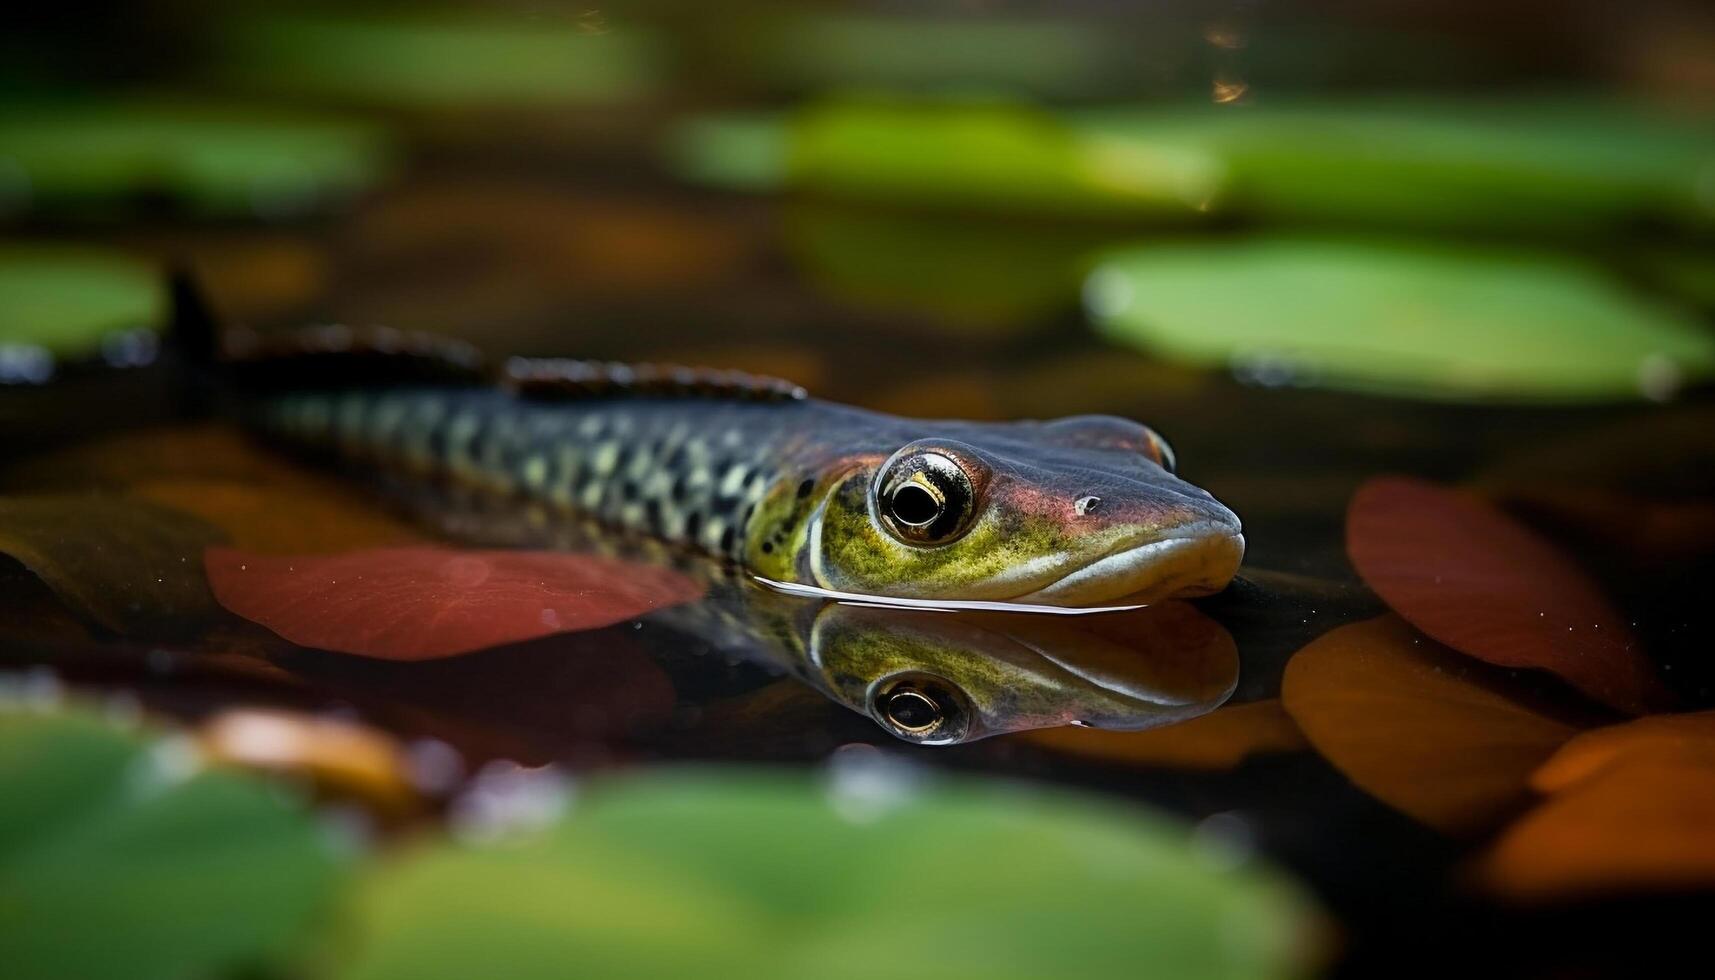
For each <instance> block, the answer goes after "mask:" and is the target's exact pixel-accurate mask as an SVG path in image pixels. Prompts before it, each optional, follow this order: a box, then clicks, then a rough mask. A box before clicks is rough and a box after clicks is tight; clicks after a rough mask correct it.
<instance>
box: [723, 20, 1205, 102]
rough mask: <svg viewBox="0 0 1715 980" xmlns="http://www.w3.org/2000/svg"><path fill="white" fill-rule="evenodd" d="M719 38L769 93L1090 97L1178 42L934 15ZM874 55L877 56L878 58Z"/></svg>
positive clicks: (784, 26) (1130, 77)
mask: <svg viewBox="0 0 1715 980" xmlns="http://www.w3.org/2000/svg"><path fill="white" fill-rule="evenodd" d="M730 27H731V29H729V30H728V31H726V32H725V36H724V37H723V38H721V40H723V41H725V43H726V45H727V48H728V50H727V51H726V56H725V58H724V59H723V60H724V62H726V63H728V64H731V65H733V66H734V67H735V69H736V70H738V71H749V72H754V73H756V74H757V75H758V76H760V80H761V81H762V82H763V84H765V85H768V86H770V87H779V86H782V85H784V86H787V87H791V88H806V89H817V90H824V89H827V88H828V87H830V86H834V87H839V86H845V87H852V88H863V89H880V90H885V91H960V92H971V91H1004V92H1014V93H1018V94H1020V95H1027V96H1047V97H1057V98H1066V97H1075V96H1083V97H1089V96H1091V95H1093V94H1098V93H1102V92H1105V91H1111V90H1113V89H1116V88H1122V87H1125V86H1126V85H1127V83H1128V82H1132V81H1135V80H1136V79H1138V78H1139V77H1140V76H1142V75H1144V74H1145V72H1144V71H1142V70H1140V68H1139V66H1140V65H1143V64H1147V63H1148V62H1149V60H1150V59H1149V54H1150V52H1147V51H1145V50H1144V49H1146V48H1154V49H1156V50H1157V51H1160V52H1162V53H1165V52H1166V50H1167V49H1169V48H1170V47H1171V46H1172V45H1173V44H1174V43H1176V42H1177V41H1178V40H1179V38H1178V37H1163V36H1159V35H1157V36H1153V37H1152V36H1151V35H1148V34H1145V33H1143V32H1131V31H1125V30H1114V29H1112V27H1111V26H1104V25H1101V24H1098V23H1091V22H1088V21H1079V20H1075V19H1067V18H1054V17H1009V16H1005V15H1003V14H1002V13H1000V12H999V11H985V12H984V14H983V15H982V16H980V17H934V16H924V15H923V13H922V12H921V11H913V12H912V14H911V15H910V16H905V17H901V16H889V15H887V14H869V13H828V12H826V11H823V12H819V13H802V14H798V15H793V14H790V13H788V14H786V15H784V16H781V15H780V14H779V12H776V15H775V16H773V17H768V18H754V19H747V18H738V19H737V23H736V24H734V25H730ZM877 52H886V56H885V57H878V56H877Z"/></svg>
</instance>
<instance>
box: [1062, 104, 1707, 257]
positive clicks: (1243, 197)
mask: <svg viewBox="0 0 1715 980" xmlns="http://www.w3.org/2000/svg"><path fill="white" fill-rule="evenodd" d="M1068 122H1069V124H1070V125H1072V126H1074V127H1075V128H1077V130H1078V131H1079V132H1084V133H1097V134H1102V135H1104V136H1105V137H1107V138H1109V139H1113V140H1119V141H1125V142H1131V143H1135V144H1136V145H1137V146H1139V147H1149V148H1154V149H1157V150H1159V151H1161V152H1168V151H1171V150H1174V149H1180V150H1190V149H1196V150H1200V151H1202V152H1205V153H1208V154H1211V155H1213V156H1215V157H1216V158H1218V159H1220V160H1221V161H1222V162H1223V163H1224V164H1225V165H1226V167H1227V175H1228V180H1229V183H1228V186H1227V188H1226V190H1227V194H1226V197H1225V199H1224V200H1223V201H1222V202H1221V205H1222V208H1223V209H1224V210H1227V211H1232V212H1236V213H1242V214H1245V215H1247V216H1254V217H1261V218H1265V219H1272V220H1280V221H1300V220H1310V221H1320V222H1330V221H1340V222H1353V223H1368V224H1383V225H1389V226H1404V225H1409V226H1413V227H1434V228H1469V229H1484V230H1506V231H1531V230H1535V231H1553V232H1560V231H1573V230H1589V229H1595V228H1603V227H1611V226H1614V225H1617V224H1620V223H1623V222H1627V221H1630V220H1637V219H1643V218H1649V219H1654V220H1659V221H1665V222H1676V223H1680V224H1685V225H1689V226H1694V227H1695V226H1702V227H1709V226H1711V225H1715V195H1711V194H1710V192H1709V189H1708V185H1707V177H1706V176H1705V175H1706V174H1708V173H1709V171H1710V168H1711V167H1715V135H1712V134H1715V121H1712V120H1710V119H1709V118H1707V117H1696V116H1683V117H1682V116H1672V115H1659V114H1652V113H1649V112H1645V111H1642V110H1639V109H1634V108H1632V107H1628V106H1625V105H1621V104H1612V103H1604V102H1599V101H1594V100H1586V101H1575V100H1571V99H1562V100H1558V101H1556V100H1513V101H1507V100H1499V101H1495V102H1492V103H1489V102H1482V103H1479V102H1452V101H1424V100H1418V101H1411V100H1391V101H1390V100H1372V101H1354V102H1345V103H1339V102H1335V103H1313V102H1306V103H1302V104H1293V103H1290V102H1289V103H1285V104H1269V105H1256V106H1250V105H1245V106H1201V107H1195V108H1177V109H1171V108H1170V109H1136V108H1124V109H1113V110H1100V111H1093V112H1086V113H1078V114H1074V115H1072V116H1070V117H1068Z"/></svg>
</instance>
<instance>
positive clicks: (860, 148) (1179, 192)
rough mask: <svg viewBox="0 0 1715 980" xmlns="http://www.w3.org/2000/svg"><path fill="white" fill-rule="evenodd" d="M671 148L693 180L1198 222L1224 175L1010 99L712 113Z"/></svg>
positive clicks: (1185, 154) (1195, 155)
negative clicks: (768, 117) (765, 116)
mask: <svg viewBox="0 0 1715 980" xmlns="http://www.w3.org/2000/svg"><path fill="white" fill-rule="evenodd" d="M771 126H772V127H773V128H771ZM776 128H777V129H781V130H783V131H780V132H777V131H776ZM670 152H671V153H672V155H673V158H674V165H675V166H676V167H677V169H679V170H680V172H682V173H684V174H686V175H687V176H692V177H702V178H704V179H713V180H715V181H718V182H721V183H724V184H726V185H728V186H735V187H741V188H746V189H757V188H759V187H763V186H767V185H769V184H770V183H771V182H772V181H775V180H780V181H783V182H784V185H785V186H786V187H787V188H795V189H803V190H809V191H814V192H816V193H818V194H827V195H832V196H836V197H844V198H851V199H856V200H864V201H870V200H880V201H888V202H898V203H903V204H909V205H913V206H922V207H934V208H951V209H972V208H982V209H994V210H1000V211H1009V212H1025V213H1034V214H1043V215H1056V216H1061V215H1073V216H1082V217H1095V218H1102V219H1114V218H1126V217H1131V218H1137V217H1150V218H1163V217H1165V218H1170V219H1174V220H1178V221H1187V220H1195V219H1198V218H1199V217H1200V215H1201V212H1202V210H1204V209H1206V208H1207V207H1208V202H1209V201H1210V199H1211V198H1213V197H1214V196H1215V195H1217V194H1218V193H1219V191H1220V188H1221V183H1222V179H1223V176H1224V172H1223V169H1222V165H1221V162H1220V160H1218V159H1215V158H1213V157H1211V156H1210V155H1209V154H1208V153H1205V152H1203V151H1202V150H1200V149H1198V148H1196V147H1185V146H1159V147H1157V146H1151V145H1148V144H1142V143H1138V142H1136V141H1113V140H1109V139H1107V138H1106V137H1105V136H1103V135H1101V134H1099V133H1083V132H1079V131H1077V130H1074V129H1073V128H1072V127H1070V126H1068V125H1066V124H1065V123H1064V122H1063V121H1062V120H1059V119H1057V118H1055V117H1054V116H1052V115H1050V114H1048V113H1046V112H1041V111H1038V110H1035V109H1032V108H1029V107H1027V106H1024V105H1020V104H1016V103H1009V102H974V101H973V102H954V103H932V102H885V101H870V102H860V101H846V102H830V103H825V104H821V105H812V106H810V107H808V108H807V109H804V110H802V111H800V112H798V113H797V114H795V115H793V116H792V117H790V118H789V119H786V120H776V121H773V122H772V124H770V122H768V121H764V120H758V119H757V118H756V117H754V116H741V117H736V118H734V119H732V120H723V119H720V118H711V119H703V120H698V121H696V122H694V123H692V124H690V125H688V126H687V127H685V128H683V129H681V130H680V131H679V132H678V133H677V134H676V138H675V139H674V140H673V141H672V142H671V143H670ZM779 154H783V155H784V157H783V158H782V157H781V156H779Z"/></svg>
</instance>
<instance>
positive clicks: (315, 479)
mask: <svg viewBox="0 0 1715 980" xmlns="http://www.w3.org/2000/svg"><path fill="white" fill-rule="evenodd" d="M0 479H3V480H4V481H5V485H6V486H9V487H15V488H19V489H22V490H26V491H30V492H40V491H43V490H72V489H77V490H86V489H88V488H89V487H92V486H93V487H100V488H102V489H104V490H113V491H123V492H126V493H128V494H130V495H132V496H135V497H140V498H143V499H146V500H149V501H152V502H154V503H157V504H162V505H165V506H168V507H171V508H173V509H174V510H178V511H183V512H185V513H189V514H194V515H196V516H198V517H201V518H203V519H204V520H206V521H208V522H209V523H211V524H214V525H215V526H217V527H219V528H220V529H221V530H223V531H225V532H226V534H227V536H228V537H229V538H230V540H231V542H232V543H233V544H234V545H236V546H238V547H241V548H246V549H250V550H254V551H266V552H274V553H281V554H303V553H307V552H332V551H346V550H350V549H351V548H356V547H367V546H372V545H388V544H406V543H413V542H416V541H419V540H421V539H422V535H421V534H419V533H417V532H416V531H415V530H413V529H412V528H411V527H410V526H409V525H408V524H406V523H405V522H404V521H402V520H399V519H397V518H395V517H393V516H392V515H391V514H389V513H388V512H387V511H386V510H385V509H384V508H382V507H381V506H380V505H379V504H378V503H377V502H376V501H375V500H373V499H371V497H370V496H366V495H365V494H363V493H362V492H360V491H359V490H357V489H354V488H353V486H352V485H351V484H350V483H349V482H347V481H343V480H341V479H339V478H338V477H337V476H332V475H327V474H323V473H320V472H316V471H315V470H312V469H308V468H304V467H300V466H295V465H293V464H292V463H291V462H290V461H289V459H288V458H287V457H285V456H281V455H278V454H275V453H271V452H269V451H267V450H266V449H263V448H262V447H260V446H258V445H257V444H256V443H254V442H252V441H250V440H248V439H245V438H244V437H243V436H242V435H241V434H240V433H239V432H238V431H237V430H236V429H232V428H226V427H215V426H201V427H194V428H174V429H154V430H149V431H144V432H135V433H127V434H125V435H121V436H115V437H112V438H108V439H101V440H97V441H95V442H91V443H88V444H85V445H80V446H77V447H75V448H73V449H68V450H64V451H61V452H57V453H51V454H48V455H45V456H42V457H38V458H35V459H30V460H27V461H25V462H24V463H21V464H19V465H17V466H15V467H11V468H9V469H7V470H5V471H4V472H0Z"/></svg>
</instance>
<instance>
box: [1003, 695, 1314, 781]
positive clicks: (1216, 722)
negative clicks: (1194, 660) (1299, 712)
mask: <svg viewBox="0 0 1715 980" xmlns="http://www.w3.org/2000/svg"><path fill="white" fill-rule="evenodd" d="M1023 737H1024V738H1026V739H1028V740H1029V741H1031V742H1034V743H1035V744H1037V745H1042V746H1046V747H1048V748H1050V749H1053V750H1055V751H1057V752H1064V753H1066V754H1068V755H1076V756H1083V757H1087V758H1091V759H1100V760H1105V761H1111V762H1120V763H1125V764H1127V765H1136V766H1162V767H1166V768H1174V769H1231V768H1233V767H1234V766H1237V765H1238V764H1239V763H1241V762H1243V761H1244V760H1246V759H1247V758H1249V757H1251V756H1253V755H1261V754H1267V753H1275V752H1301V751H1304V750H1305V749H1307V748H1309V744H1308V743H1306V742H1305V741H1304V736H1303V734H1302V733H1300V732H1299V731H1298V726H1297V725H1295V724H1294V723H1293V721H1292V717H1291V716H1290V715H1288V714H1287V713H1286V712H1285V711H1284V710H1283V709H1282V707H1281V704H1280V702H1279V701H1276V700H1268V701H1252V702H1250V703H1248V704H1234V705H1229V706H1227V707H1224V708H1218V709H1216V710H1215V711H1213V712H1210V713H1209V714H1206V715H1203V716H1202V717H1199V718H1192V719H1190V720H1188V721H1182V722H1178V723H1176V724H1172V725H1167V726H1165V727H1162V728H1154V729H1150V730H1148V731H1142V732H1113V731H1101V730H1098V729H1094V728H1049V729H1044V730H1042V731H1038V732H1031V733H1029V734H1028V735H1025V736H1023Z"/></svg>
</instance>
